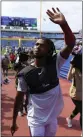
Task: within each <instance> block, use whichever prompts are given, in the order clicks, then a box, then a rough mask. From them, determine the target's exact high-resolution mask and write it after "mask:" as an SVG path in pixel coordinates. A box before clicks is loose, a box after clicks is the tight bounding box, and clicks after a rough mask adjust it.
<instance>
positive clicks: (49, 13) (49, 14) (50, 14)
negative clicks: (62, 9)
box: [46, 10, 54, 18]
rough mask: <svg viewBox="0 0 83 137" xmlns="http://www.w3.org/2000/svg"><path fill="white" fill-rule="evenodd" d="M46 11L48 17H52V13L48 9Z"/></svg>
mask: <svg viewBox="0 0 83 137" xmlns="http://www.w3.org/2000/svg"><path fill="white" fill-rule="evenodd" d="M46 13H47V14H48V16H49V17H50V18H53V16H54V14H53V13H52V12H51V11H50V10H47V12H46Z"/></svg>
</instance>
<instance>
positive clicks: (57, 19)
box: [47, 8, 75, 59]
mask: <svg viewBox="0 0 83 137" xmlns="http://www.w3.org/2000/svg"><path fill="white" fill-rule="evenodd" d="M52 10H53V12H51V11H50V10H47V14H48V16H49V17H50V20H51V21H52V22H53V23H55V24H59V25H60V27H61V29H62V30H63V32H64V39H65V43H66V47H65V48H63V49H62V50H61V51H60V54H61V56H62V57H63V58H64V59H67V58H68V57H69V55H70V53H71V52H72V49H73V47H74V45H75V36H74V35H73V33H72V31H71V29H70V27H69V25H68V23H67V21H66V19H65V17H64V15H63V14H62V13H61V12H60V10H59V9H58V8H57V11H58V12H56V10H55V9H54V8H52Z"/></svg>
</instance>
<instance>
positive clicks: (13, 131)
mask: <svg viewBox="0 0 83 137" xmlns="http://www.w3.org/2000/svg"><path fill="white" fill-rule="evenodd" d="M14 133H15V130H13V129H12V128H11V134H12V136H13V135H14Z"/></svg>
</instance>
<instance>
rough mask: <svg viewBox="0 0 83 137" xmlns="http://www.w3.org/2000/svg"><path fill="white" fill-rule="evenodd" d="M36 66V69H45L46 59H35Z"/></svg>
mask: <svg viewBox="0 0 83 137" xmlns="http://www.w3.org/2000/svg"><path fill="white" fill-rule="evenodd" d="M34 64H35V66H36V67H43V66H45V64H46V59H45V58H41V59H35V62H34Z"/></svg>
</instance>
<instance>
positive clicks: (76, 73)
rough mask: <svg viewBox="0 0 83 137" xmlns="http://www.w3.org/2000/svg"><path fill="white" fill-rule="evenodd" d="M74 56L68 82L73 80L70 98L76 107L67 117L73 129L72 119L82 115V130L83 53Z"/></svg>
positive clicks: (69, 125)
mask: <svg viewBox="0 0 83 137" xmlns="http://www.w3.org/2000/svg"><path fill="white" fill-rule="evenodd" d="M73 54H74V58H73V59H72V61H71V66H70V69H69V72H68V80H72V84H71V88H70V97H71V99H72V102H73V103H74V105H75V108H74V110H73V111H72V113H71V115H70V116H69V117H67V119H66V120H67V123H68V127H72V119H73V118H74V117H75V116H76V115H77V114H78V113H80V126H81V129H82V53H81V54H75V53H73Z"/></svg>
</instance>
